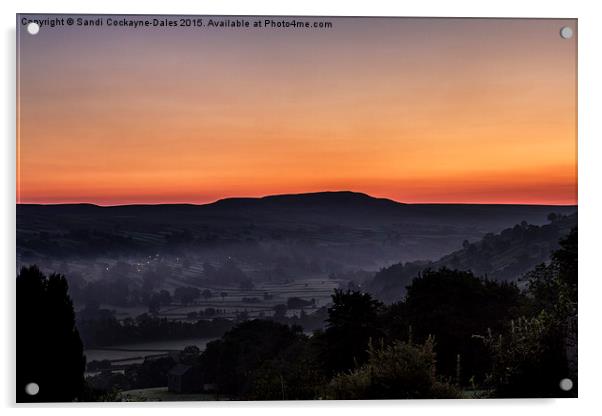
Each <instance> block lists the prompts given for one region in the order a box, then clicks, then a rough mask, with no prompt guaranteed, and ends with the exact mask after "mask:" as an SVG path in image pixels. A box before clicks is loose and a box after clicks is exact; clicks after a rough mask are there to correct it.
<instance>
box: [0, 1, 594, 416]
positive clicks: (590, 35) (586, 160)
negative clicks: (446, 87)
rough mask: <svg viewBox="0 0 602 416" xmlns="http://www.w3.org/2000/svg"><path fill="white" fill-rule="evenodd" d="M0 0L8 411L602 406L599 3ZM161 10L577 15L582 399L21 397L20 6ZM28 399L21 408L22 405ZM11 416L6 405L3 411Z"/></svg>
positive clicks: (590, 409) (1, 385)
mask: <svg viewBox="0 0 602 416" xmlns="http://www.w3.org/2000/svg"><path fill="white" fill-rule="evenodd" d="M6 3H7V2H6V1H4V2H2V6H1V7H2V13H1V14H0V19H1V21H2V29H3V35H4V36H3V42H2V48H3V51H2V55H1V56H2V57H3V58H4V59H3V60H2V65H1V67H2V69H1V70H2V77H1V80H2V83H3V88H2V91H4V97H3V100H2V102H1V105H2V112H1V113H0V114H1V117H2V125H3V126H5V134H4V137H3V140H2V148H1V151H0V152H1V153H0V154H1V155H2V158H3V159H2V163H1V164H0V166H1V168H0V171H1V173H2V192H1V194H0V195H1V198H2V201H1V203H0V207H1V208H0V209H1V211H2V215H1V216H0V218H1V219H2V227H1V228H0V230H1V237H0V241H1V244H2V246H1V249H0V256H1V257H0V264H1V265H2V271H3V273H2V276H1V278H0V281H1V285H2V287H1V289H2V290H1V292H0V293H1V296H2V299H1V301H0V303H1V310H2V336H0V339H1V341H0V349H1V354H0V357H1V359H2V365H0V371H1V372H2V374H0V403H1V404H2V405H3V406H4V407H9V408H10V409H9V411H10V412H11V413H12V412H13V411H25V412H27V413H29V412H34V411H38V410H42V408H43V411H44V412H46V413H47V414H49V415H55V414H56V415H59V414H60V415H62V414H65V413H68V414H76V413H80V412H81V411H82V410H84V409H82V407H86V411H89V412H91V413H93V414H103V413H106V411H107V409H110V411H111V412H116V413H121V414H126V412H127V413H128V414H129V413H131V412H132V411H135V412H144V413H149V414H156V415H159V414H161V415H163V414H164V413H165V411H166V410H167V409H166V407H174V408H177V410H175V411H177V412H178V413H184V414H195V415H199V412H203V413H204V414H207V413H211V414H239V413H241V412H244V414H245V415H250V416H255V415H261V416H264V415H282V414H283V412H286V414H287V416H297V415H299V416H301V415H303V416H306V415H307V414H308V413H311V414H315V413H316V412H317V413H319V414H326V413H329V414H332V413H333V412H336V411H340V410H344V411H345V413H347V414H348V415H350V416H351V415H362V416H364V415H365V413H366V412H368V411H371V410H372V409H374V410H375V411H377V412H379V415H384V414H399V412H412V411H419V412H420V413H426V414H445V415H446V416H447V415H450V416H451V415H463V416H464V415H469V414H475V415H483V414H484V413H486V414H487V415H488V416H489V415H504V416H507V415H508V414H509V413H514V412H519V414H522V413H523V412H527V411H529V412H535V413H543V412H545V413H546V414H547V415H563V416H566V415H567V414H595V413H597V411H598V412H599V411H600V408H602V406H600V405H599V404H598V400H597V399H598V396H600V386H601V385H602V383H601V376H602V368H601V367H600V355H601V354H602V348H601V347H602V345H601V342H600V341H601V339H602V335H601V328H600V325H599V320H598V318H599V317H600V316H602V313H601V312H602V310H601V308H602V303H601V302H600V301H599V299H600V296H602V290H601V289H602V284H601V283H600V282H601V281H602V273H600V272H599V270H600V265H599V262H596V260H597V258H599V257H600V254H599V253H600V251H601V250H602V248H601V247H600V243H599V241H600V238H601V237H602V232H601V231H602V230H601V227H600V219H601V218H602V211H600V208H601V204H600V202H601V201H602V199H601V195H600V189H602V186H601V185H600V184H599V183H598V182H599V181H598V180H597V179H598V178H602V172H601V166H602V163H600V161H599V160H598V158H599V157H601V156H602V155H601V152H600V150H601V144H600V141H601V140H602V131H601V128H600V123H599V120H600V118H601V114H602V108H601V106H600V100H601V94H600V93H601V76H600V74H602V64H601V57H600V56H601V54H600V52H599V51H600V50H602V47H601V42H600V41H601V40H602V36H601V32H602V29H601V28H602V15H601V14H600V13H598V12H599V7H598V6H596V4H597V3H599V2H594V1H575V0H564V1H556V0H553V1H541V2H535V1H532V2H527V1H525V0H504V1H498V2H495V3H494V2H487V1H464V0H454V1H449V0H448V1H445V0H440V1H433V0H422V1H415V2H412V3H409V2H401V1H400V2H385V1H379V0H369V1H363V2H359V1H353V0H346V1H344V0H343V1H329V2H327V1H325V0H304V1H296V2H283V1H277V0H273V1H262V0H256V1H248V0H247V1H244V0H239V1H225V0H222V1H213V2H210V1H196V2H190V1H182V0H163V1H157V0H145V1H143V2H135V1H131V2H126V1H124V0H101V1H98V2H82V1H66V0H53V1H42V0H39V1H27V0H24V1H21V2H18V3H17V4H6ZM17 12H22V13H145V14H147V13H148V14H151V13H163V14H216V15H217V14H238V15H241V14H250V15H264V14H272V15H275V14H276V15H277V14H282V15H341V16H344V15H355V16H385V15H390V16H440V17H452V16H462V17H556V18H578V19H579V216H580V223H581V224H586V225H585V226H582V227H581V229H580V233H579V234H580V247H581V248H580V256H579V262H580V276H579V279H580V286H581V287H580V291H579V293H580V300H579V303H580V331H579V333H580V337H579V371H580V374H579V376H580V377H579V387H580V391H579V396H580V398H579V399H577V400H503V401H502V400H489V401H483V400H482V401H422V402H418V401H406V402H399V401H384V402H365V401H363V402H271V403H264V402H259V403H257V402H256V403H252V402H238V403H165V404H160V403H146V404H145V403H142V404H140V403H138V404H127V403H126V404H105V405H103V404H93V405H85V406H84V405H52V406H30V407H25V408H24V409H22V410H17V409H15V405H14V397H15V393H14V392H15V390H14V358H13V357H14V348H15V347H14V334H15V332H14V276H15V153H16V149H15V13H17ZM19 407H23V406H18V407H17V408H19ZM5 414H6V413H5Z"/></svg>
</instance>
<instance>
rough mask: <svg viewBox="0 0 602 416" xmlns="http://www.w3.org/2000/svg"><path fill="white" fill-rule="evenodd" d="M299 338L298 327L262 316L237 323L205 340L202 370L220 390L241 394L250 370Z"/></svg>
mask: <svg viewBox="0 0 602 416" xmlns="http://www.w3.org/2000/svg"><path fill="white" fill-rule="evenodd" d="M300 338H305V335H303V333H302V332H301V328H300V327H292V328H291V327H289V326H287V325H282V324H279V323H276V322H272V321H262V320H251V321H246V322H243V323H240V324H238V325H237V326H236V327H234V328H233V329H231V330H230V331H228V332H226V333H225V334H224V336H223V337H222V338H221V339H219V340H216V341H212V342H210V343H208V344H207V347H206V349H205V351H204V352H203V354H202V356H201V363H202V368H203V373H204V374H205V377H206V380H207V382H208V383H217V385H218V389H219V391H220V392H221V393H225V394H228V395H234V396H235V397H238V398H240V397H245V396H246V394H247V392H248V390H249V381H250V377H251V376H252V374H253V373H254V372H255V371H257V370H258V369H259V368H260V367H261V366H262V365H263V364H264V363H265V362H266V361H268V360H271V359H274V357H276V356H278V355H279V354H280V353H281V352H282V351H284V350H285V349H287V348H288V347H290V346H291V345H292V344H294V343H295V342H297V340H299V339H300Z"/></svg>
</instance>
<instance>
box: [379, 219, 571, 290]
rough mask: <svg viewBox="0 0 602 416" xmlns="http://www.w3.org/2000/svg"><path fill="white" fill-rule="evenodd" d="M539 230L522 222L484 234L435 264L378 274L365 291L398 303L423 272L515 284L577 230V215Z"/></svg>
mask: <svg viewBox="0 0 602 416" xmlns="http://www.w3.org/2000/svg"><path fill="white" fill-rule="evenodd" d="M549 219H550V223H548V224H544V225H541V226H537V225H533V224H528V223H527V222H525V221H523V222H521V223H520V224H517V225H515V226H514V227H510V228H507V229H505V230H503V231H502V232H500V233H499V234H494V233H487V234H486V235H485V236H484V237H483V238H482V239H480V240H479V241H476V242H473V243H470V242H468V241H464V242H463V247H462V248H461V249H459V250H456V251H454V252H452V253H450V254H448V255H445V256H443V257H441V258H440V259H439V260H437V261H422V262H420V261H418V262H406V263H398V264H395V265H393V266H391V267H388V268H384V269H382V270H381V271H380V272H378V273H377V274H376V275H375V276H374V278H373V279H372V281H370V283H369V284H368V289H369V290H370V291H371V292H373V293H374V294H376V295H377V296H378V297H380V298H382V299H383V300H386V301H394V300H399V299H400V298H401V297H402V296H403V295H404V293H405V288H406V286H408V285H409V284H410V283H411V281H412V279H413V278H414V277H416V276H417V275H418V273H420V272H421V271H422V270H425V269H427V268H428V269H433V270H436V269H440V268H442V267H447V268H450V269H458V270H470V271H472V272H473V273H474V274H475V275H477V276H483V277H487V278H489V279H493V280H504V281H517V280H518V279H519V278H521V277H522V276H523V274H524V273H526V272H527V271H529V270H531V269H532V268H533V267H534V266H536V265H538V264H541V263H544V262H547V261H548V260H549V257H550V253H551V252H552V251H554V250H556V249H558V241H559V240H560V238H561V237H563V236H565V235H567V234H568V233H569V231H570V230H571V228H573V227H576V226H577V214H572V215H569V216H563V215H560V216H558V215H554V214H552V215H550V217H549Z"/></svg>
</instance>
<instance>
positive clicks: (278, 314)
mask: <svg viewBox="0 0 602 416" xmlns="http://www.w3.org/2000/svg"><path fill="white" fill-rule="evenodd" d="M287 310H288V308H287V307H286V305H284V304H278V305H275V306H274V318H276V319H283V318H286V311H287Z"/></svg>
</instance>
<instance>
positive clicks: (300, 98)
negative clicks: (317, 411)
mask: <svg viewBox="0 0 602 416" xmlns="http://www.w3.org/2000/svg"><path fill="white" fill-rule="evenodd" d="M576 69H577V20H576V19H532V18H529V19H527V18H524V19H514V18H513V19H497V18H496V19H491V18H403V17H308V16H157V15H70V14H66V15H56V14H52V15H33V14H20V15H17V208H16V213H17V214H16V215H17V218H16V221H17V235H16V239H17V240H16V242H17V247H16V249H17V253H16V254H17V258H16V262H17V276H16V299H17V301H16V319H17V340H16V344H17V348H16V363H17V364H16V372H17V374H16V391H17V401H18V402H31V401H34V402H57V401H59V402H71V401H182V400H188V401H205V400H318V399H333V400H341V399H442V398H445V399H449V398H456V399H470V398H475V399H476V398H478V399H485V398H523V397H527V398H529V397H530V398H540V397H576V396H577V387H578V386H577V384H578V383H577V380H578V378H577V72H576Z"/></svg>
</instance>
